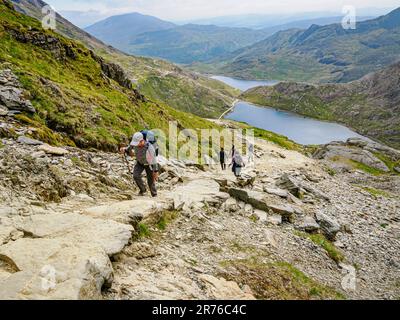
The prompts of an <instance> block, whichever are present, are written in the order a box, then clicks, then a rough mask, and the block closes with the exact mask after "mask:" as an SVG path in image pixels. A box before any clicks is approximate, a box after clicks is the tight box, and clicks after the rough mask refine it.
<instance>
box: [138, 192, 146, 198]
mask: <svg viewBox="0 0 400 320" xmlns="http://www.w3.org/2000/svg"><path fill="white" fill-rule="evenodd" d="M145 195H146V191H140V192H139V194H138V196H139V197H144V196H145Z"/></svg>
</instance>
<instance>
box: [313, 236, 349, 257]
mask: <svg viewBox="0 0 400 320" xmlns="http://www.w3.org/2000/svg"><path fill="white" fill-rule="evenodd" d="M309 238H310V239H311V241H312V242H314V243H315V244H317V245H319V246H320V247H322V248H324V250H325V251H326V253H327V254H328V256H329V257H330V258H332V259H333V260H334V261H335V262H337V263H339V262H342V261H343V260H344V256H343V254H342V253H341V252H340V251H339V250H338V249H337V248H336V247H335V246H334V244H333V243H332V242H330V241H329V240H327V239H326V238H325V237H324V236H323V235H321V234H312V235H310V236H309Z"/></svg>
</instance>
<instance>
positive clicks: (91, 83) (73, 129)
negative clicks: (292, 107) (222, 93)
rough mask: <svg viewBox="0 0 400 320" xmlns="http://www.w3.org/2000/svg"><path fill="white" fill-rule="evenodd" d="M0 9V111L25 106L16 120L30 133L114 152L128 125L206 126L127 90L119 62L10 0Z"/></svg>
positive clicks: (130, 127) (50, 140) (127, 132)
mask: <svg viewBox="0 0 400 320" xmlns="http://www.w3.org/2000/svg"><path fill="white" fill-rule="evenodd" d="M0 9H1V10H0V63H1V64H0V71H1V75H2V81H1V83H0V85H1V91H0V94H1V96H0V101H1V102H2V103H1V104H2V105H3V106H2V115H3V116H4V115H7V114H8V115H10V113H7V109H9V110H20V111H21V110H22V111H26V112H25V113H23V114H20V115H16V118H17V119H18V120H19V121H21V122H25V123H29V124H30V125H31V126H32V127H35V129H33V130H32V132H31V136H32V137H34V138H39V139H40V140H42V141H45V142H48V143H52V144H59V143H63V144H68V145H77V146H79V147H95V148H98V149H104V150H114V149H115V147H116V144H117V143H119V142H121V141H123V140H126V139H127V138H128V136H130V135H131V134H132V133H133V132H134V131H135V130H138V129H141V128H144V127H149V128H160V129H167V128H168V122H169V121H171V120H176V121H178V122H179V125H180V126H184V127H192V128H199V127H211V126H212V125H211V124H210V123H208V122H207V121H204V120H203V119H200V118H197V117H195V116H193V115H189V114H186V113H183V112H179V111H176V110H174V109H172V108H170V107H168V106H166V105H163V104H161V103H156V102H152V101H150V100H149V99H147V98H146V97H144V96H143V95H142V94H141V93H139V92H138V91H137V90H135V89H134V88H133V87H132V84H131V81H130V80H129V79H128V77H127V76H126V75H125V73H124V71H123V70H122V68H121V67H119V66H118V65H116V64H113V63H108V62H106V61H105V60H104V59H103V58H101V57H99V56H98V55H96V54H95V53H94V52H93V51H90V50H89V49H87V48H85V47H84V46H83V45H81V44H80V43H77V42H75V41H73V40H70V39H67V38H64V37H62V36H60V35H58V34H56V33H54V32H51V31H45V30H43V29H42V28H41V24H40V23H39V22H38V21H37V20H36V19H32V18H30V17H28V16H25V15H23V14H20V13H18V12H16V11H14V9H13V8H12V4H11V3H10V2H8V1H6V0H4V1H1V2H0ZM25 99H28V100H30V102H31V103H30V102H27V101H25ZM4 106H5V107H6V108H5V110H4Z"/></svg>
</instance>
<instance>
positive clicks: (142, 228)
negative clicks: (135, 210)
mask: <svg viewBox="0 0 400 320" xmlns="http://www.w3.org/2000/svg"><path fill="white" fill-rule="evenodd" d="M138 228H139V230H138V237H139V239H140V238H149V237H150V236H151V231H150V228H149V227H148V226H147V224H145V223H139V226H138Z"/></svg>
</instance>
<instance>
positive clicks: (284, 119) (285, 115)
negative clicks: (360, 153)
mask: <svg viewBox="0 0 400 320" xmlns="http://www.w3.org/2000/svg"><path fill="white" fill-rule="evenodd" d="M214 78H215V79H216V78H217V77H214ZM218 80H220V81H223V82H225V83H227V84H229V85H231V86H233V87H235V88H237V89H240V90H244V89H246V90H248V89H250V88H252V87H257V86H261V85H264V86H265V85H273V84H275V83H277V82H276V81H245V80H238V79H232V78H227V77H218ZM225 118H226V119H230V120H235V121H242V122H246V123H248V124H249V125H251V126H253V127H256V128H261V129H265V130H269V131H272V132H275V133H279V134H281V135H284V136H286V137H288V138H289V139H291V140H293V141H295V142H297V143H300V144H304V145H307V144H326V143H329V142H332V141H346V140H347V139H349V138H353V137H359V138H364V137H363V136H361V135H359V134H358V133H356V132H354V131H352V130H350V129H349V128H347V127H345V126H343V125H340V124H337V123H332V122H325V121H319V120H315V119H311V118H306V117H303V116H300V115H297V114H294V113H290V112H285V111H280V110H276V109H273V108H270V107H261V106H256V105H253V104H251V103H248V102H244V101H241V102H238V103H237V104H236V105H235V108H234V110H233V111H232V112H231V113H229V114H227V115H226V116H225ZM364 139H367V138H364Z"/></svg>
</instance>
